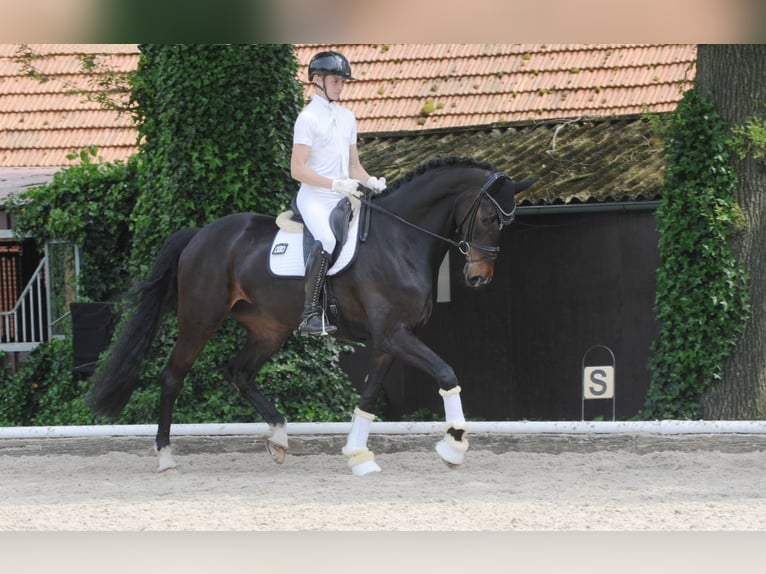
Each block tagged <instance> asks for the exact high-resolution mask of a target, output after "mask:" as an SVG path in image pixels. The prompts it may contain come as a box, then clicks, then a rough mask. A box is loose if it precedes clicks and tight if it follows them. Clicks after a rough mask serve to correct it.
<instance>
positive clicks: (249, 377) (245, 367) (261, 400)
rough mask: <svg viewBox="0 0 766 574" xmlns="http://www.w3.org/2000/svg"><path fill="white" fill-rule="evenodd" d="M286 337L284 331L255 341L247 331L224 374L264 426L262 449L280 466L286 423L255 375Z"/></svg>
mask: <svg viewBox="0 0 766 574" xmlns="http://www.w3.org/2000/svg"><path fill="white" fill-rule="evenodd" d="M288 336H289V332H285V333H284V334H283V336H272V337H271V338H264V337H260V338H259V337H258V336H256V334H255V333H254V332H253V331H249V334H248V339H247V343H246V344H245V346H244V347H243V348H242V350H241V351H240V352H239V353H238V354H237V356H236V357H234V359H233V360H232V361H231V363H230V364H229V367H228V368H227V370H226V373H225V376H226V378H227V379H229V380H230V381H231V382H232V383H233V384H234V386H235V387H236V388H237V390H238V391H239V392H240V393H241V394H242V395H243V396H244V397H245V398H246V399H247V400H248V401H249V402H250V404H251V405H253V407H254V408H255V410H256V411H258V413H260V415H261V416H262V417H263V418H264V420H265V421H266V423H268V425H269V429H270V430H271V435H270V436H269V438H268V439H267V440H266V449H267V450H268V452H269V454H270V455H271V457H272V458H273V459H274V461H275V462H276V463H277V464H282V463H283V462H284V461H285V457H286V455H287V448H288V443H287V421H286V420H285V417H284V416H283V415H282V413H280V412H279V411H278V410H277V409H276V407H275V406H274V405H273V404H272V403H271V401H269V400H268V399H267V398H266V396H265V395H264V394H263V393H262V392H261V390H260V389H259V388H258V385H257V384H256V382H255V375H256V374H257V373H258V371H259V370H260V368H261V367H262V366H263V364H264V363H265V362H266V361H267V360H269V358H271V356H272V355H273V354H274V353H275V352H276V351H277V350H278V349H279V347H281V346H282V343H283V342H284V340H285V339H286V338H287V337H288Z"/></svg>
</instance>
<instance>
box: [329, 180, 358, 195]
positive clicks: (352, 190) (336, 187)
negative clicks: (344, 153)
mask: <svg viewBox="0 0 766 574" xmlns="http://www.w3.org/2000/svg"><path fill="white" fill-rule="evenodd" d="M358 188H359V182H358V181H357V180H355V179H333V180H332V190H333V191H334V192H336V193H340V194H342V195H356V190H357V189H358Z"/></svg>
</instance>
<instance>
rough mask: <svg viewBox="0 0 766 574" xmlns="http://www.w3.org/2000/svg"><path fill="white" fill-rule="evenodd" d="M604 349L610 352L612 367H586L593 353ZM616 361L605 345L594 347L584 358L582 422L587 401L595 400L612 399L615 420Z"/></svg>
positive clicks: (586, 352) (610, 351)
mask: <svg viewBox="0 0 766 574" xmlns="http://www.w3.org/2000/svg"><path fill="white" fill-rule="evenodd" d="M599 348H600V349H604V350H606V351H608V352H609V356H610V357H611V360H612V363H611V364H610V365H593V366H586V365H585V363H586V360H587V358H588V355H590V353H591V351H593V350H595V349H599ZM614 372H615V359H614V353H613V352H612V350H611V349H610V348H609V347H605V346H604V345H594V346H593V347H591V348H590V349H588V350H587V351H585V354H584V355H583V358H582V409H581V413H582V420H585V401H587V400H593V399H610V400H611V401H612V420H615V413H616V409H615V404H616V401H615V379H614Z"/></svg>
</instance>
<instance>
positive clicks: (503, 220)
mask: <svg viewBox="0 0 766 574" xmlns="http://www.w3.org/2000/svg"><path fill="white" fill-rule="evenodd" d="M501 177H505V178H508V179H510V177H509V176H508V175H506V174H504V173H495V174H493V175H492V176H490V178H489V179H488V180H487V181H486V182H485V183H484V185H482V186H481V189H480V190H479V193H478V194H477V195H476V198H475V199H474V200H473V203H471V206H470V207H469V208H468V211H466V214H465V215H464V216H463V219H461V220H460V224H459V225H458V226H457V229H461V228H462V227H463V225H464V224H465V222H466V220H467V219H468V218H469V217H470V220H471V223H470V225H469V226H468V231H467V232H466V234H465V236H464V238H463V239H462V240H460V241H455V240H454V239H450V238H449V237H444V236H442V235H439V234H438V233H434V232H433V231H431V230H429V229H426V228H424V227H420V226H419V225H416V224H415V223H412V222H411V221H407V220H406V219H404V218H403V217H401V216H400V215H397V214H396V213H394V212H392V211H389V210H387V209H386V208H385V207H381V206H379V205H376V204H375V203H373V202H372V201H371V200H370V199H368V198H367V197H360V200H361V201H362V203H364V204H365V205H367V206H368V207H370V208H372V209H375V210H377V211H379V212H381V213H383V214H385V215H388V216H389V217H392V218H394V219H396V220H397V221H399V222H400V223H403V224H405V225H407V226H409V227H411V228H413V229H415V230H417V231H420V232H421V233H425V234H426V235H430V236H431V237H433V238H435V239H439V240H440V241H444V242H445V243H449V244H450V245H452V246H453V247H456V248H457V249H458V251H460V253H462V254H463V255H465V256H466V257H467V256H468V254H469V253H470V252H471V248H473V249H478V250H479V251H483V252H484V253H486V254H487V256H486V257H483V258H482V259H480V260H479V261H484V260H487V259H489V260H494V259H497V256H498V254H499V253H500V247H498V246H490V245H483V244H481V243H474V242H471V241H469V239H470V237H471V235H472V234H473V226H474V221H475V219H476V212H477V211H478V210H479V206H480V205H481V200H482V198H483V197H485V196H486V197H487V198H488V199H489V200H490V202H492V205H493V207H494V208H495V210H496V211H497V216H498V221H499V223H500V228H501V229H502V227H503V226H504V225H507V224H509V223H510V222H511V221H513V218H514V214H515V212H516V205H515V204H514V206H513V210H512V211H511V212H510V213H506V212H505V211H503V209H502V208H501V207H500V206H499V205H498V203H497V202H496V201H495V199H494V198H493V197H492V196H491V195H490V194H489V192H488V191H487V190H488V189H489V188H490V187H492V185H493V184H494V183H495V182H496V181H497V180H498V179H499V178H501Z"/></svg>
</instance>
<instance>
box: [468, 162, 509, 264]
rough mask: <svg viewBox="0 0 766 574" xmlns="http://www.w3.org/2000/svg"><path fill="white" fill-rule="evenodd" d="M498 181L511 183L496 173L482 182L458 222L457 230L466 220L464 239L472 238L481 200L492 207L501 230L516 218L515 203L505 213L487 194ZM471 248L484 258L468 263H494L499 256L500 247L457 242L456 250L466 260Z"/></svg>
mask: <svg viewBox="0 0 766 574" xmlns="http://www.w3.org/2000/svg"><path fill="white" fill-rule="evenodd" d="M500 179H507V180H508V181H512V180H511V178H510V176H509V175H508V174H505V173H503V172H497V173H494V174H492V175H491V176H490V177H489V179H487V181H485V182H484V185H482V186H481V189H480V190H479V193H478V194H477V195H476V197H475V198H474V200H473V203H471V206H470V207H469V208H468V211H466V214H465V215H464V216H463V219H461V220H460V224H459V225H458V226H457V228H458V230H460V229H461V228H462V227H463V225H464V224H465V222H466V220H468V222H469V223H468V230H467V231H466V233H465V235H464V238H470V237H473V227H474V225H475V224H476V213H477V212H478V211H479V208H480V207H481V200H482V199H483V198H485V197H486V198H487V199H488V200H489V201H490V203H491V204H492V206H493V207H494V208H495V214H496V215H497V224H498V226H499V227H500V229H502V228H503V227H504V226H505V225H510V224H511V223H512V222H513V220H514V218H515V217H516V202H515V201H514V202H513V208H512V209H511V211H510V212H506V211H505V210H504V209H503V208H502V207H500V204H499V203H498V202H497V201H496V200H495V198H494V197H492V195H491V194H490V193H489V190H490V189H492V187H493V186H494V185H496V184H497V182H498V180H500ZM471 248H473V249H477V250H479V251H482V252H483V253H485V256H484V257H482V258H480V259H469V260H468V262H469V263H477V262H479V261H494V260H495V259H497V256H498V255H499V254H500V247H499V246H490V245H482V244H481V243H474V242H469V241H467V240H466V239H463V240H462V241H460V242H458V249H459V250H460V253H462V254H463V255H465V256H466V258H468V255H469V253H470V252H471Z"/></svg>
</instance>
